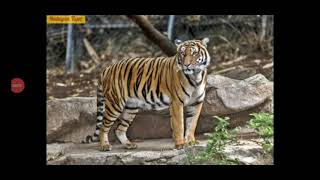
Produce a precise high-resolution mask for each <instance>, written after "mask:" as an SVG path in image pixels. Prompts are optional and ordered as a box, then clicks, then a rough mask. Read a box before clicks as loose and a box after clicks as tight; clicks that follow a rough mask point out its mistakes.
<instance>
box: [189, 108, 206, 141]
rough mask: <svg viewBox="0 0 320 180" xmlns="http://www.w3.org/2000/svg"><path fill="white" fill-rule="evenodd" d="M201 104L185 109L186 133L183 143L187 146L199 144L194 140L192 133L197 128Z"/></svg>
mask: <svg viewBox="0 0 320 180" xmlns="http://www.w3.org/2000/svg"><path fill="white" fill-rule="evenodd" d="M202 104H203V102H196V103H193V104H191V105H189V106H187V107H186V126H187V127H186V133H185V142H186V144H188V145H195V144H198V143H199V142H198V141H197V140H196V139H195V137H194V133H195V131H196V128H197V124H198V120H199V116H200V112H201V109H202Z"/></svg>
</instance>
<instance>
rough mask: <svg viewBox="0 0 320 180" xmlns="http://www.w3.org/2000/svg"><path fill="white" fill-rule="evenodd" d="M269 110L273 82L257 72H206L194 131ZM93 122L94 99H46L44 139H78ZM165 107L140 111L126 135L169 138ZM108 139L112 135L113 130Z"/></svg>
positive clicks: (236, 122)
mask: <svg viewBox="0 0 320 180" xmlns="http://www.w3.org/2000/svg"><path fill="white" fill-rule="evenodd" d="M261 111H263V112H270V113H273V83H272V82H270V81H268V80H267V79H266V78H265V77H264V76H263V75H261V74H257V75H255V76H252V77H250V78H247V79H245V80H235V79H230V78H227V77H224V76H220V75H208V80H207V89H206V98H205V102H204V105H203V109H202V112H201V116H200V120H199V123H198V126H197V133H198V134H199V133H204V132H209V131H212V129H213V127H214V125H215V123H214V118H213V116H215V115H218V116H229V117H230V118H231V124H230V125H231V127H234V126H238V125H243V124H244V123H245V122H246V121H247V120H248V119H250V115H249V114H250V113H253V112H261ZM95 121H96V98H94V97H87V98H85V97H83V98H80V97H78V98H76V97H75V98H66V99H57V100H49V101H47V142H48V143H52V142H81V141H82V140H84V139H85V137H86V136H87V135H92V133H93V132H94V129H95ZM171 135H172V132H171V127H170V121H169V112H168V110H163V111H159V112H157V111H144V112H140V113H139V114H138V115H137V116H136V118H135V120H134V122H133V124H132V126H131V127H130V128H129V130H128V136H129V138H133V139H149V138H150V139H153V138H168V137H171ZM110 139H111V141H114V140H115V139H116V138H115V136H114V133H113V130H112V131H111V133H110Z"/></svg>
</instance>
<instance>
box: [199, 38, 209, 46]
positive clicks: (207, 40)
mask: <svg viewBox="0 0 320 180" xmlns="http://www.w3.org/2000/svg"><path fill="white" fill-rule="evenodd" d="M201 42H202V44H203V45H204V46H205V47H207V43H208V42H209V38H207V37H205V38H203V39H202V41H201Z"/></svg>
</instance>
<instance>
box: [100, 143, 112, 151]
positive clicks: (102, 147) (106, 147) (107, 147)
mask: <svg viewBox="0 0 320 180" xmlns="http://www.w3.org/2000/svg"><path fill="white" fill-rule="evenodd" d="M111 147H112V146H111V145H110V144H102V145H100V151H111V149H112V148H111Z"/></svg>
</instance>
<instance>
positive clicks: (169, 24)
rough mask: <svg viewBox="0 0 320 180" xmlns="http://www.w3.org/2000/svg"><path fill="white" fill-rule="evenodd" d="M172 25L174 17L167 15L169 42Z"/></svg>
mask: <svg viewBox="0 0 320 180" xmlns="http://www.w3.org/2000/svg"><path fill="white" fill-rule="evenodd" d="M173 23H174V15H169V22H168V38H169V40H171V39H172V31H173Z"/></svg>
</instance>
